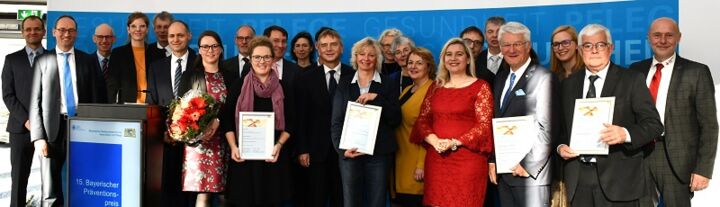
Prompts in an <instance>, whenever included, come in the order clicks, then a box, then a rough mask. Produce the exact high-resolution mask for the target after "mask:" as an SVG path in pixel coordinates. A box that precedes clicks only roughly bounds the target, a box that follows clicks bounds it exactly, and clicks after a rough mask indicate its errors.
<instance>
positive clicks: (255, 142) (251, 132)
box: [238, 112, 275, 160]
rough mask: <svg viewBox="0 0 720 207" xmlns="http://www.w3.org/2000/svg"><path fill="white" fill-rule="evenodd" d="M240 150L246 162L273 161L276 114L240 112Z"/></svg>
mask: <svg viewBox="0 0 720 207" xmlns="http://www.w3.org/2000/svg"><path fill="white" fill-rule="evenodd" d="M239 113H240V114H239V116H238V120H239V121H238V122H239V123H238V124H239V126H238V131H239V132H238V149H240V157H241V158H242V159H244V160H269V159H272V158H273V157H272V152H273V147H274V145H275V113H273V112H239Z"/></svg>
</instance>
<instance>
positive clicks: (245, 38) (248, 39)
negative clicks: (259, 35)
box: [235, 36, 253, 42]
mask: <svg viewBox="0 0 720 207" xmlns="http://www.w3.org/2000/svg"><path fill="white" fill-rule="evenodd" d="M252 38H253V37H251V36H245V37H243V36H237V37H235V39H236V40H238V41H245V42H247V41H250V40H251V39H252Z"/></svg>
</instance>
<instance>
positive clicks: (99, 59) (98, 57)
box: [95, 51, 110, 73]
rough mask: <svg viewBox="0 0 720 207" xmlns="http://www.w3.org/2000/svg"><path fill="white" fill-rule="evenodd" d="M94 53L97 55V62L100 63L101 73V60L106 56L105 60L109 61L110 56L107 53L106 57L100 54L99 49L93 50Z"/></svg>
mask: <svg viewBox="0 0 720 207" xmlns="http://www.w3.org/2000/svg"><path fill="white" fill-rule="evenodd" d="M95 55H97V59H98V63H100V72H101V73H102V64H103V63H102V61H103V60H104V59H105V58H107V60H108V61H110V56H109V55H108V56H107V57H105V56H102V55H101V54H100V51H97V52H95ZM108 64H109V63H108Z"/></svg>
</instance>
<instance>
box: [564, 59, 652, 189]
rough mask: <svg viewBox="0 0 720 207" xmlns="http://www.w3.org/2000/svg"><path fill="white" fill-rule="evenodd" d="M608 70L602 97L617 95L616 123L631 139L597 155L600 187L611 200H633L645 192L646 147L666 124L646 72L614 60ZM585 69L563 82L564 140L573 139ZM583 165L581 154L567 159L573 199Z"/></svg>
mask: <svg viewBox="0 0 720 207" xmlns="http://www.w3.org/2000/svg"><path fill="white" fill-rule="evenodd" d="M607 70H608V72H607V77H606V78H605V80H604V81H605V85H604V86H603V89H602V92H601V93H600V97H615V109H614V112H613V125H617V126H621V127H624V128H625V129H627V131H628V132H629V133H630V137H631V142H630V143H624V144H618V145H612V146H610V150H609V154H608V155H607V156H597V169H598V171H597V174H598V177H599V180H600V182H599V183H600V188H601V189H602V191H603V192H604V193H605V196H607V198H608V200H611V201H631V200H635V199H639V198H640V197H641V196H643V195H645V193H646V192H645V189H646V187H645V182H644V180H645V176H646V175H645V167H644V163H643V156H644V153H643V147H644V146H645V145H646V144H648V143H650V142H652V141H653V140H654V139H655V138H656V137H658V136H660V134H661V133H662V131H663V126H662V123H661V122H660V115H658V112H657V110H656V109H655V104H654V103H653V101H652V98H651V96H650V91H649V90H648V89H647V86H646V85H645V78H644V76H643V75H642V74H640V73H638V72H636V71H631V70H626V69H623V68H620V67H619V66H617V65H615V64H613V63H610V66H609V68H608V69H607ZM585 73H587V70H581V71H578V72H576V73H573V74H572V75H570V77H568V78H567V79H565V80H563V82H562V88H561V107H562V112H563V114H562V119H563V127H564V129H563V131H562V135H561V137H560V139H561V141H560V143H562V144H569V143H570V134H571V130H572V124H573V123H572V121H573V111H574V108H575V99H579V98H584V97H585V94H583V83H584V81H585ZM580 165H582V164H581V163H580V161H579V160H578V158H574V159H571V160H568V161H567V162H566V164H565V169H564V171H565V182H566V184H567V189H568V199H570V200H572V199H573V196H574V195H575V190H576V187H577V183H578V180H579V177H580V175H579V173H578V172H579V168H580Z"/></svg>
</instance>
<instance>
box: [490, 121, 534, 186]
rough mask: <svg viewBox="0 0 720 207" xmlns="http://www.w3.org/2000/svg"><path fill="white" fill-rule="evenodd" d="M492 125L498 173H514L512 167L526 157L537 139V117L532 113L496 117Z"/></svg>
mask: <svg viewBox="0 0 720 207" xmlns="http://www.w3.org/2000/svg"><path fill="white" fill-rule="evenodd" d="M492 125H493V137H494V141H495V164H496V166H497V167H496V169H497V173H498V174H502V173H512V168H514V167H515V166H516V165H517V164H518V163H520V161H522V159H523V158H525V155H527V153H528V152H530V149H532V146H533V145H534V144H535V141H536V140H537V138H536V137H537V136H538V134H537V133H538V132H537V127H536V126H535V118H534V116H532V115H530V116H518V117H507V118H494V119H492Z"/></svg>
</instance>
